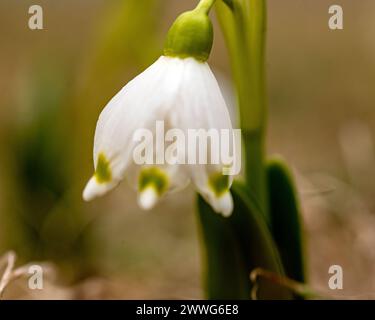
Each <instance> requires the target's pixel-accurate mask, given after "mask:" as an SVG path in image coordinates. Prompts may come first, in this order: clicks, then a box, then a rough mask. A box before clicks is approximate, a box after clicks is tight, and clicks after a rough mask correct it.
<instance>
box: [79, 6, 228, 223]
mask: <svg viewBox="0 0 375 320" xmlns="http://www.w3.org/2000/svg"><path fill="white" fill-rule="evenodd" d="M203 2H204V1H203ZM208 10H209V8H207V6H205V5H198V7H197V8H196V9H194V10H192V11H188V12H185V13H183V14H182V15H180V16H179V17H178V18H177V20H176V21H175V22H174V24H173V25H172V27H171V29H170V31H169V33H168V38H167V42H166V46H165V49H164V55H163V56H161V57H160V58H159V59H158V60H157V61H156V62H155V63H154V64H152V65H151V66H150V67H149V68H148V69H146V70H145V71H144V72H143V73H141V74H140V75H138V76H137V77H136V78H135V79H133V80H132V81H130V82H129V83H128V84H127V85H126V86H125V87H123V88H122V89H121V90H120V92H119V93H117V94H116V95H115V96H114V97H113V98H112V100H111V101H110V102H109V103H108V104H107V106H106V107H105V108H104V110H103V111H102V113H101V115H100V117H99V120H98V123H97V127H96V132H95V139H94V166H95V173H94V175H93V177H92V178H91V179H90V180H89V182H88V184H87V186H86V188H85V189H84V192H83V198H84V199H85V200H86V201H89V200H91V199H94V198H96V197H98V196H101V195H104V194H105V193H107V192H108V191H109V190H111V189H113V188H114V187H116V186H117V185H118V184H119V182H120V181H121V180H123V179H124V178H125V177H127V178H128V179H129V180H130V182H131V184H133V185H135V186H136V188H137V190H138V202H139V205H140V206H141V207H142V208H144V209H150V208H152V207H153V206H154V205H155V204H156V202H157V201H158V199H160V198H161V197H162V196H163V195H165V194H166V193H168V192H170V191H173V190H179V189H181V188H183V187H184V186H186V185H187V184H188V183H189V181H192V183H193V184H194V186H195V187H196V189H197V191H198V192H199V193H200V194H201V195H202V196H203V197H204V198H205V200H206V201H207V202H208V203H209V204H210V205H211V206H212V208H213V209H214V210H215V211H216V212H218V213H221V214H222V215H223V216H229V215H230V214H231V212H232V209H233V201H232V197H231V194H230V191H229V188H230V186H231V183H232V176H229V175H223V174H222V169H223V166H224V164H207V165H204V164H186V165H181V164H175V165H168V164H163V165H147V166H146V165H145V166H139V165H136V164H134V161H133V159H132V155H133V150H134V148H135V147H136V143H137V142H136V141H134V139H133V133H134V132H135V131H136V130H137V129H138V128H150V130H153V128H154V126H155V122H156V121H160V120H163V121H164V123H165V124H166V126H168V127H170V128H180V129H182V130H184V132H187V131H188V130H189V129H205V130H209V129H212V128H215V129H230V130H232V124H231V120H230V117H229V113H228V110H227V107H226V104H225V102H224V99H223V96H222V94H221V91H220V88H219V86H218V83H217V81H216V79H215V76H214V75H213V73H212V72H211V69H210V67H209V65H208V64H207V62H206V60H207V59H208V56H209V54H210V51H211V47H212V41H213V30H212V24H211V21H210V19H209V17H208Z"/></svg>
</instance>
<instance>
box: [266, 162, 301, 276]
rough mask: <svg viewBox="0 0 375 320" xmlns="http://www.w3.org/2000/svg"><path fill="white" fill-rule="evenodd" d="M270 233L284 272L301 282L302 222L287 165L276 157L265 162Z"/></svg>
mask: <svg viewBox="0 0 375 320" xmlns="http://www.w3.org/2000/svg"><path fill="white" fill-rule="evenodd" d="M267 175H268V186H269V197H270V217H271V232H272V234H273V238H274V240H275V242H276V244H277V247H278V249H279V252H280V256H281V259H282V261H283V264H284V268H285V273H286V275H287V276H288V277H289V278H291V279H294V280H296V281H299V282H305V281H306V276H305V267H304V253H303V241H302V224H301V216H300V209H299V203H298V199H297V194H296V191H295V187H294V183H293V179H292V177H291V174H290V172H289V169H288V167H287V166H286V164H285V163H284V161H283V160H282V159H280V158H273V159H271V160H270V161H269V162H268V164H267Z"/></svg>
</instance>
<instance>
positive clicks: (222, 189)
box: [208, 173, 229, 197]
mask: <svg viewBox="0 0 375 320" xmlns="http://www.w3.org/2000/svg"><path fill="white" fill-rule="evenodd" d="M208 185H209V187H210V188H211V190H212V191H213V192H214V194H215V196H216V197H221V196H223V195H224V194H225V193H226V192H227V191H228V190H229V176H228V175H223V174H221V173H215V174H213V175H211V176H210V177H209V179H208Z"/></svg>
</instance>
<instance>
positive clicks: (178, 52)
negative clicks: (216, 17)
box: [164, 8, 213, 61]
mask: <svg viewBox="0 0 375 320" xmlns="http://www.w3.org/2000/svg"><path fill="white" fill-rule="evenodd" d="M212 42H213V27H212V23H211V20H210V18H209V17H208V12H207V11H205V10H201V9H200V8H196V9H194V10H192V11H187V12H184V13H183V14H181V15H180V16H179V17H178V18H177V19H176V21H175V22H174V23H173V25H172V27H171V28H170V29H169V32H168V36H167V41H166V44H165V47H164V55H166V56H172V57H179V58H187V57H193V58H195V59H197V60H200V61H206V60H207V59H208V57H209V55H210V52H211V48H212Z"/></svg>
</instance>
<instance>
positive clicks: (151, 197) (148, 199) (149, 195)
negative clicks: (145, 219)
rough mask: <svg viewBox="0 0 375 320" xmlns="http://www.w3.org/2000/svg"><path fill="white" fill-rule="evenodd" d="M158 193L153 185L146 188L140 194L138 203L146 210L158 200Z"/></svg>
mask: <svg viewBox="0 0 375 320" xmlns="http://www.w3.org/2000/svg"><path fill="white" fill-rule="evenodd" d="M158 198H159V196H158V194H157V192H156V190H155V189H154V188H153V187H149V188H146V189H145V190H143V191H142V192H140V194H139V196H138V204H139V206H140V207H141V208H142V209H144V210H150V209H152V208H153V207H154V206H155V204H156V202H157V201H158Z"/></svg>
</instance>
